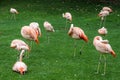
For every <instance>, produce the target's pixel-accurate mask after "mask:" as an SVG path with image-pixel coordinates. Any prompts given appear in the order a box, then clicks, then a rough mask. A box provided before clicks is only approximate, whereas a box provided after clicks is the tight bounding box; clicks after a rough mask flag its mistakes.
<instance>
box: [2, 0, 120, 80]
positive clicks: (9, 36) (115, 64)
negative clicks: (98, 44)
mask: <svg viewBox="0 0 120 80" xmlns="http://www.w3.org/2000/svg"><path fill="white" fill-rule="evenodd" d="M83 1H84V0H83ZM83 1H81V2H80V1H78V2H77V1H74V0H73V1H72V0H71V1H70V0H68V1H67V0H56V1H54V0H42V1H40V0H24V1H22V2H21V0H8V1H5V0H4V1H0V79H2V80H119V79H120V76H119V74H120V68H119V67H120V55H119V52H120V49H119V47H120V45H119V44H120V41H119V40H120V37H119V35H120V31H119V29H120V9H119V7H118V5H113V4H102V3H100V4H98V3H96V4H95V3H89V4H85V2H83ZM103 6H109V7H111V8H112V9H113V13H111V14H110V15H109V16H108V17H107V20H106V26H105V27H106V28H107V29H108V34H107V36H106V37H105V38H104V39H108V40H109V42H110V44H111V46H112V48H113V49H114V51H115V52H116V55H117V57H116V58H113V57H112V56H111V55H107V71H106V75H105V76H101V73H102V72H103V69H102V68H101V69H100V70H101V72H100V74H98V75H96V74H95V71H96V68H97V64H98V58H99V52H97V51H96V49H95V48H94V46H93V38H94V37H95V36H97V35H99V34H98V32H97V30H98V29H99V28H100V18H99V17H98V16H97V14H98V13H99V11H100V10H101V9H102V7H103ZM11 7H14V8H16V9H17V10H18V11H19V14H18V15H16V20H14V19H11V14H10V13H9V9H10V8H11ZM67 11H68V12H71V14H72V16H73V21H72V23H73V24H74V25H75V26H79V27H81V28H82V29H83V30H84V31H85V33H86V35H87V36H88V38H89V42H88V43H87V44H86V45H85V47H84V48H83V51H82V54H81V55H80V54H79V49H80V48H81V46H82V44H84V41H82V40H78V41H77V53H76V56H75V57H73V52H74V46H73V44H74V39H72V38H71V37H69V36H68V34H67V32H68V30H64V26H65V19H64V18H63V17H62V13H64V12H67ZM46 20H47V21H49V22H50V23H51V24H52V25H53V26H54V28H55V32H54V33H50V43H49V44H48V43H47V37H46V31H45V29H44V27H43V22H44V21H46ZM31 22H38V23H39V25H40V28H41V31H42V37H41V38H39V41H40V44H39V45H37V44H36V43H33V46H32V49H31V52H30V56H29V58H26V57H25V58H24V59H23V61H24V62H25V63H26V64H27V66H28V72H27V73H26V74H25V75H20V74H18V73H15V72H13V71H12V67H13V64H14V63H15V62H16V58H17V53H18V52H17V51H16V50H14V49H11V48H10V43H11V41H12V40H13V39H22V40H24V41H25V42H26V43H28V44H29V45H30V42H29V41H28V40H26V39H24V38H23V37H22V36H21V34H20V30H21V27H22V26H24V25H29V23H31ZM67 27H68V29H69V27H70V24H68V25H67Z"/></svg>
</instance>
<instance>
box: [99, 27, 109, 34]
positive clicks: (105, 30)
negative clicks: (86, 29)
mask: <svg viewBox="0 0 120 80" xmlns="http://www.w3.org/2000/svg"><path fill="white" fill-rule="evenodd" d="M98 33H99V34H101V35H106V34H107V33H108V31H107V29H106V28H105V27H102V28H100V29H98Z"/></svg>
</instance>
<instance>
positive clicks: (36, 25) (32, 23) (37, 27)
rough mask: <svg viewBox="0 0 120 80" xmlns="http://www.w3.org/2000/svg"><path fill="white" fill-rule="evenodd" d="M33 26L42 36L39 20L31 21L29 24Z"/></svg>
mask: <svg viewBox="0 0 120 80" xmlns="http://www.w3.org/2000/svg"><path fill="white" fill-rule="evenodd" d="M29 26H30V27H31V28H33V29H34V30H35V32H36V34H37V35H38V36H40V37H41V35H42V34H41V29H40V27H39V24H38V23H37V22H31V23H30V25H29Z"/></svg>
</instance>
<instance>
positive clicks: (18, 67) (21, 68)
mask: <svg viewBox="0 0 120 80" xmlns="http://www.w3.org/2000/svg"><path fill="white" fill-rule="evenodd" d="M23 53H24V50H22V51H21V53H20V59H19V61H17V62H16V63H15V64H14V65H13V68H12V70H13V71H16V72H19V73H20V74H21V75H23V74H24V73H25V72H26V71H27V65H26V64H25V63H24V62H23V61H22V56H23Z"/></svg>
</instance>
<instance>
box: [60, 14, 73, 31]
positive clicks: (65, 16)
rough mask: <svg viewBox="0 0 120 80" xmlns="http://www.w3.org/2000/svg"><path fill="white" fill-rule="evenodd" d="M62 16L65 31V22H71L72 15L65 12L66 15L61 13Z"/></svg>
mask: <svg viewBox="0 0 120 80" xmlns="http://www.w3.org/2000/svg"><path fill="white" fill-rule="evenodd" d="M62 16H63V18H65V19H66V24H65V29H66V27H67V21H70V22H72V15H71V13H70V12H66V13H63V14H62Z"/></svg>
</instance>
